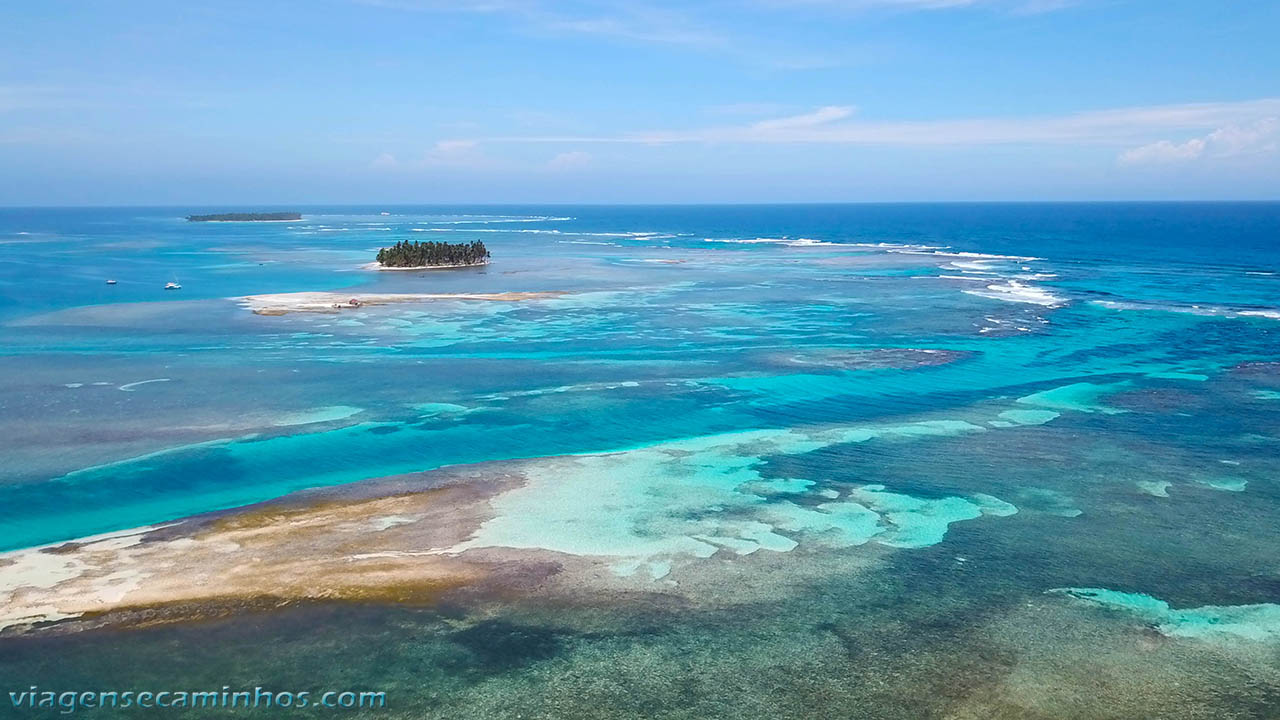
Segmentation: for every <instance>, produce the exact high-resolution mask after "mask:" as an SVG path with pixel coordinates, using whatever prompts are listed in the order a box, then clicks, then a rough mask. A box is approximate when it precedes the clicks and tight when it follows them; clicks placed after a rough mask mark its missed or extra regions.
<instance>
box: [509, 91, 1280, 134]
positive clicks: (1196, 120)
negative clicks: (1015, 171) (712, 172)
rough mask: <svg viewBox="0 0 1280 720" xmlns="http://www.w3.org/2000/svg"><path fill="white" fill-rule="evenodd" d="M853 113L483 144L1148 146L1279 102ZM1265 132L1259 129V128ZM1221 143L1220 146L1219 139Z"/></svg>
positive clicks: (1262, 115)
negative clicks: (874, 116)
mask: <svg viewBox="0 0 1280 720" xmlns="http://www.w3.org/2000/svg"><path fill="white" fill-rule="evenodd" d="M852 114H853V109H852V108H851V107H848V106H839V105H832V106H826V107H822V108H818V109H816V110H814V111H812V112H809V113H805V114H801V115H792V116H787V117H781V118H776V119H772V120H765V121H761V122H755V123H751V124H749V125H728V126H717V127H705V128H694V129H681V130H649V131H640V132H631V133H623V134H618V135H596V136H573V135H567V136H515V137H511V136H509V137H496V138H487V140H488V141H491V142H507V143H641V144H672V143H825V144H833V145H899V146H931V145H932V146H941V145H1008V144H1039V145H1044V144H1092V145H1124V144H1135V143H1142V142H1150V141H1151V140H1153V139H1154V138H1159V137H1160V136H1161V135H1164V134H1168V133H1171V132H1197V131H1199V132H1205V131H1213V130H1215V129H1219V128H1221V129H1223V132H1224V133H1225V132H1226V129H1227V128H1232V127H1248V126H1250V125H1251V124H1252V123H1257V122H1259V121H1262V120H1264V119H1266V118H1270V117H1273V116H1276V115H1280V98H1263V99H1259V100H1248V101H1242V102H1226V103H1196V104H1186V105H1160V106H1146V107H1129V108H1118V109H1111V110H1096V111H1088V112H1078V113H1071V114H1066V115H1040V116H1026V117H973V118H955V119H942V120H902V121H882V122H875V121H869V120H852V119H850V117H851V116H852ZM1264 127H1265V126H1264ZM1222 138H1223V139H1222V140H1221V142H1226V140H1225V138H1226V135H1225V134H1224V135H1223V136H1222Z"/></svg>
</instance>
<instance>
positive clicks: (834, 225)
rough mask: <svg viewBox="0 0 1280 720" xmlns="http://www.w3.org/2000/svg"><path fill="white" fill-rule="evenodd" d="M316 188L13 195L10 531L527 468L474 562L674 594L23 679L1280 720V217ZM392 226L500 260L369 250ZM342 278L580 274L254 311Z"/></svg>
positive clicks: (90, 658)
mask: <svg viewBox="0 0 1280 720" xmlns="http://www.w3.org/2000/svg"><path fill="white" fill-rule="evenodd" d="M237 209H240V208H237ZM288 209H295V208H288ZM296 209H298V210H301V211H302V212H303V215H304V218H303V220H301V221H298V222H293V223H265V224H264V223H259V224H255V223H200V224H192V223H187V222H185V221H183V220H182V219H181V218H182V216H184V215H186V214H188V212H201V211H205V210H206V209H205V208H128V209H125V208H115V209H74V210H58V209H31V210H23V209H10V210H2V211H0V300H3V303H2V304H0V369H3V371H4V372H3V373H0V409H2V410H3V412H2V413H0V456H3V458H4V462H3V463H0V549H4V550H13V549H18V548H24V547H31V546H35V545H41V544H48V543H56V542H60V541H65V540H71V539H75V538H79V537H84V536H87V535H93V534H97V533H103V532H109V531H115V530H122V529H127V528H133V527H138V526H143V525H149V524H160V523H164V522H166V521H171V520H174V519H178V518H182V517H186V516H190V515H195V514H200V513H205V512H209V511H215V510H223V509H228V508H235V507H240V506H244V505H249V504H252V503H257V502H261V501H266V500H270V499H273V498H278V497H281V496H283V495H286V494H289V493H292V492H295V491H298V490H302V489H306V488H315V487H326V486H338V485H348V484H352V483H360V482H361V481H364V480H372V479H375V478H384V477H387V476H393V475H400V474H406V473H414V472H418V471H424V470H431V469H433V468H441V467H446V466H465V465H467V464H471V463H480V462H486V461H502V460H515V459H537V458H544V459H548V460H547V464H545V465H540V466H538V467H540V468H542V470H541V471H540V473H541V474H539V473H538V472H534V473H531V474H530V475H529V477H528V478H527V484H526V485H525V486H524V487H523V488H521V489H519V490H516V491H513V492H511V493H508V494H505V495H502V496H500V497H498V498H496V499H495V500H494V501H493V502H494V506H495V508H496V509H497V511H499V517H498V518H496V519H495V520H494V521H492V522H490V523H487V524H485V525H484V526H483V527H482V528H481V529H480V530H479V531H478V532H477V533H476V535H475V536H474V537H473V538H471V539H470V540H469V541H467V542H466V543H465V544H464V545H463V546H460V547H458V548H455V549H454V550H456V551H459V552H461V551H464V550H467V549H472V548H474V549H481V548H493V547H500V548H522V549H528V550H537V551H545V552H551V553H563V554H565V555H576V556H582V557H607V558H613V559H614V560H616V562H613V561H611V562H613V564H612V565H611V567H612V570H613V572H614V573H616V574H617V575H618V576H619V577H628V578H634V577H639V578H646V579H648V580H651V581H652V583H654V586H653V587H654V588H655V594H654V595H653V596H640V595H632V596H627V597H626V598H621V599H619V598H612V599H609V601H608V602H605V601H600V600H599V599H584V600H582V603H581V604H580V605H578V606H575V607H569V608H566V607H563V606H556V607H547V606H544V605H540V604H538V603H532V602H522V601H518V600H513V601H511V602H510V603H509V604H507V605H503V606H497V607H495V606H492V605H486V606H485V607H483V608H479V607H460V608H443V609H441V608H428V609H407V608H376V607H374V608H347V607H310V608H303V609H297V610H293V611H286V612H282V613H278V614H274V615H272V614H269V615H263V616H260V615H251V616H249V617H245V618H240V619H238V620H234V621H226V622H220V623H211V624H208V625H205V626H201V627H199V628H164V629H155V630H147V631H136V632H133V633H127V634H125V636H124V637H123V639H120V638H119V637H117V636H116V635H106V634H94V633H85V634H81V635H77V636H74V637H66V638H56V639H53V638H49V639H30V638H28V639H10V640H8V641H0V642H8V648H9V650H10V652H9V653H7V656H8V657H9V658H10V659H9V660H0V667H4V668H5V669H6V670H15V671H17V670H16V669H19V668H22V669H23V670H22V672H25V673H26V674H27V675H30V676H31V677H32V682H35V681H36V680H41V681H46V679H47V678H50V677H54V678H57V679H58V680H60V681H65V682H73V681H74V682H90V683H92V682H97V683H102V682H107V681H116V680H120V681H123V680H124V679H127V678H124V677H123V676H120V672H122V671H117V670H104V669H102V662H101V659H102V658H104V657H108V656H111V657H116V656H117V655H119V656H122V657H127V658H130V661H131V662H133V663H137V666H138V667H139V668H142V669H141V670H140V671H139V672H140V673H142V676H143V677H146V678H163V677H164V672H165V664H164V663H163V662H162V658H163V657H164V655H165V652H166V648H170V649H172V648H182V649H184V650H186V651H190V650H191V648H193V647H195V645H196V643H197V642H199V643H202V644H201V647H202V648H203V649H202V650H200V651H199V655H200V656H201V657H202V658H203V660H204V664H203V665H201V667H200V668H199V669H193V670H190V671H189V673H188V674H187V675H185V676H184V679H187V680H192V681H196V680H199V681H212V680H213V678H214V676H215V675H217V672H216V671H215V670H216V669H218V668H221V670H220V672H224V675H222V676H219V677H226V678H229V679H227V680H218V681H217V682H219V683H222V682H231V681H233V680H234V681H238V682H252V681H254V680H255V678H256V679H262V678H264V677H265V678H268V679H270V680H274V681H278V682H290V681H301V679H302V678H306V677H311V676H319V677H323V678H326V679H328V680H333V681H334V682H338V681H342V682H346V683H368V684H379V683H381V685H382V686H389V687H391V688H393V689H394V690H395V691H396V692H398V693H399V697H400V698H401V701H400V702H401V703H403V704H402V706H401V707H400V708H399V709H398V711H397V713H393V716H404V717H436V716H440V717H450V716H460V714H465V715H467V716H474V717H510V716H513V715H514V714H515V713H517V712H518V711H527V712H528V713H529V714H528V715H527V716H529V717H654V716H663V717H690V718H692V717H766V716H767V717H808V716H811V715H806V714H805V713H803V712H800V711H797V710H796V708H813V707H821V708H825V709H827V710H829V711H830V712H831V713H832V714H831V716H841V717H844V716H851V715H847V714H844V715H842V714H840V713H841V712H846V711H851V710H850V709H861V710H862V711H864V712H865V713H866V716H867V717H915V718H920V717H992V716H997V715H999V716H1006V717H1061V716H1067V715H1072V713H1074V714H1073V715H1072V716H1078V717H1114V716H1116V715H1109V714H1107V713H1108V712H1113V711H1114V710H1115V709H1116V708H1120V709H1124V708H1129V709H1130V710H1131V711H1132V712H1136V713H1141V712H1144V708H1145V709H1150V708H1153V707H1155V708H1157V709H1158V711H1159V712H1158V713H1157V715H1155V716H1158V717H1206V716H1213V717H1240V718H1246V717H1266V716H1267V715H1266V713H1267V712H1268V708H1270V709H1271V710H1274V709H1275V708H1276V707H1280V705H1276V703H1277V702H1280V684H1277V673H1276V672H1275V667H1278V666H1280V663H1278V662H1277V661H1280V654H1277V653H1280V650H1277V647H1280V641H1278V640H1277V637H1278V636H1280V630H1278V629H1277V626H1276V616H1277V611H1276V607H1277V605H1276V604H1277V603H1280V574H1278V573H1280V571H1277V566H1276V564H1275V557H1276V552H1277V550H1280V534H1277V529H1276V528H1277V527H1280V525H1277V523H1276V518H1277V517H1278V515H1277V513H1278V512H1280V485H1278V484H1277V478H1278V477H1280V403H1277V402H1275V398H1276V397H1280V205H1275V204H1078V205H1035V204H1026V205H1017V204H1015V205H866V206H859V205H850V206H777V207H569V206H556V207H449V208H445V207H360V208H357V207H310V208H307V207H304V208H296ZM400 239H443V240H454V241H470V240H475V239H481V240H483V241H484V242H485V243H486V245H488V247H489V248H490V250H491V251H492V253H493V262H492V263H491V264H490V265H489V266H487V267H484V268H477V269H464V270H453V271H448V272H427V273H379V272H376V271H370V270H366V269H362V268H361V267H360V266H361V265H362V264H363V263H366V262H368V261H369V260H370V259H371V258H372V255H373V253H374V252H376V249H377V248H378V247H380V246H382V245H387V244H391V243H393V242H395V241H397V240H400ZM107 279H115V280H117V281H118V282H117V284H115V285H108V284H107V283H106V280H107ZM175 279H176V280H178V281H179V282H181V284H182V286H183V287H182V289H181V290H180V291H165V290H163V286H164V284H165V283H166V282H169V281H171V280H175ZM321 290H325V291H328V290H332V291H341V292H342V293H344V294H347V293H349V294H350V295H352V296H355V297H359V296H360V295H362V294H363V295H368V294H375V293H493V292H508V291H534V292H556V293H563V294H560V295H557V296H555V297H550V298H543V299H534V300H522V301H514V302H494V301H477V300H457V299H454V300H432V301H429V302H420V303H399V304H390V305H383V306H377V307H367V308H364V309H362V310H360V311H358V312H357V311H346V310H344V311H342V312H340V313H335V314H329V313H289V314H285V315H279V316H264V315H255V314H253V313H252V312H251V311H250V310H249V309H248V308H246V307H245V306H244V305H243V304H242V302H241V301H240V300H239V298H240V297H242V296H246V295H256V294H268V293H290V292H304V291H321ZM552 458H555V459H554V460H551V459H552ZM734 563H738V564H734ZM697 568H702V569H701V570H699V569H697ZM666 583H673V585H666ZM669 587H678V588H687V589H688V592H689V593H690V595H689V598H693V599H689V598H686V599H685V600H684V601H683V602H684V604H681V602H677V601H675V600H671V599H670V597H669V596H668V595H665V594H663V593H667V592H668V590H667V589H666V588H669ZM659 589H661V592H658V590H659ZM333 624H344V625H345V626H350V627H354V628H359V629H360V630H361V631H362V632H363V633H365V635H364V639H361V640H352V641H350V643H349V644H346V645H343V644H341V643H338V642H336V640H335V639H334V638H333V637H331V636H330V635H329V634H328V633H327V632H325V631H324V630H320V631H318V632H316V633H309V632H308V628H316V627H319V628H325V627H330V626H332V625H333ZM202 633H203V634H202ZM264 637H265V638H269V639H271V647H270V649H269V650H267V651H263V652H262V654H261V655H260V656H259V657H258V658H257V659H255V660H254V661H252V662H249V663H248V664H247V665H244V666H243V667H236V666H235V658H237V657H240V656H242V655H243V653H245V652H246V648H256V647H258V645H256V644H255V643H256V642H258V640H257V639H258V638H264ZM371 653H372V654H376V655H378V657H379V658H381V660H380V662H379V667H380V668H381V669H379V670H375V669H374V668H373V667H372V665H370V664H367V663H363V662H362V661H360V660H355V659H353V658H359V657H366V656H368V655H369V654H371ZM1144 653H1145V654H1144ZM69 657H75V658H78V659H77V660H75V661H70V662H64V663H62V664H59V663H57V662H55V661H54V658H64V659H65V658H69ZM5 663H8V665H5ZM1088 663H1093V665H1092V667H1094V668H1095V669H1096V670H1097V672H1100V673H1103V674H1106V673H1110V677H1113V678H1115V681H1114V684H1113V685H1110V686H1107V687H1103V688H1095V689H1094V692H1092V694H1090V692H1086V691H1082V690H1080V689H1079V688H1082V687H1086V685H1087V683H1088V682H1091V681H1090V680H1089V679H1088V678H1087V677H1086V676H1087V675H1088V673H1083V671H1082V670H1080V669H1079V668H1080V667H1082V666H1083V665H1088ZM1144 663H1145V664H1144ZM1082 664H1083V665H1082ZM112 666H113V667H114V665H112ZM233 667H236V669H234V670H232V669H229V668H233ZM211 668H213V669H211ZM300 668H301V669H300ZM342 668H345V669H342ZM1151 668H1155V669H1154V670H1153V669H1151ZM1082 673H1083V674H1082ZM615 674H616V675H617V676H618V677H621V678H624V679H623V680H619V681H618V682H617V684H611V681H608V680H606V678H608V677H613V676H614V675H615ZM24 677H25V675H24ZM745 677H752V678H755V680H754V681H753V682H745V681H744V680H743V678H745ZM531 688H540V689H539V690H538V691H537V693H538V694H537V695H536V699H530V696H529V693H530V692H532V691H531ZM1046 688H1050V689H1046ZM1051 688H1058V689H1060V690H1061V692H1055V691H1053V690H1051ZM520 697H524V698H525V699H526V701H527V703H528V704H526V705H523V706H517V704H516V701H515V700H514V699H515V698H520ZM1001 713H1003V714H1002V715H1001ZM1122 716H1123V715H1122ZM1128 716H1134V717H1136V716H1137V715H1132V714H1130V715H1128Z"/></svg>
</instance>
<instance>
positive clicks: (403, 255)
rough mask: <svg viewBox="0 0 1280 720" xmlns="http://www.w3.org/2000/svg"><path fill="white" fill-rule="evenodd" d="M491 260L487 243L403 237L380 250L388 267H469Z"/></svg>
mask: <svg viewBox="0 0 1280 720" xmlns="http://www.w3.org/2000/svg"><path fill="white" fill-rule="evenodd" d="M487 262H489V250H488V249H486V248H485V246H484V243H482V242H480V241H479V240H473V241H472V242H469V243H446V242H431V241H428V242H407V241H405V240H401V241H400V242H398V243H396V244H395V245H392V246H391V247H384V248H382V249H381V250H379V251H378V264H379V265H381V266H382V267H386V268H425V267H466V266H468V265H484V264H485V263H487Z"/></svg>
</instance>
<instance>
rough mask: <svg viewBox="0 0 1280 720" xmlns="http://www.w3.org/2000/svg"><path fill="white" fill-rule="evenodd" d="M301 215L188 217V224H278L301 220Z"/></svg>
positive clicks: (250, 214)
mask: <svg viewBox="0 0 1280 720" xmlns="http://www.w3.org/2000/svg"><path fill="white" fill-rule="evenodd" d="M301 219H302V214H301V213H296V212H269V213H217V214H215V215H188V216H187V220H188V221H190V222H280V221H282V220H301Z"/></svg>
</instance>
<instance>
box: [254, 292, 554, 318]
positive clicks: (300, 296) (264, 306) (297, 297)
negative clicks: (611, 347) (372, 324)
mask: <svg viewBox="0 0 1280 720" xmlns="http://www.w3.org/2000/svg"><path fill="white" fill-rule="evenodd" d="M564 294H565V293H564V292H559V291H550V292H500V293H361V292H359V291H355V290H351V291H342V292H296V293H277V294H273V295H247V296H244V297H241V298H236V299H237V300H239V302H240V304H241V305H242V306H244V307H246V308H249V309H250V310H252V311H253V312H254V313H255V314H257V315H285V314H288V313H291V312H324V313H332V312H337V311H338V310H351V309H355V308H354V307H353V306H351V305H349V302H350V301H351V300H352V299H353V298H354V299H356V300H359V301H360V307H368V306H372V305H389V304H392V303H414V302H428V301H431V300H487V301H491V302H520V301H522V300H544V299H547V298H553V297H559V296H561V295H564ZM335 305H336V306H337V307H335Z"/></svg>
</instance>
